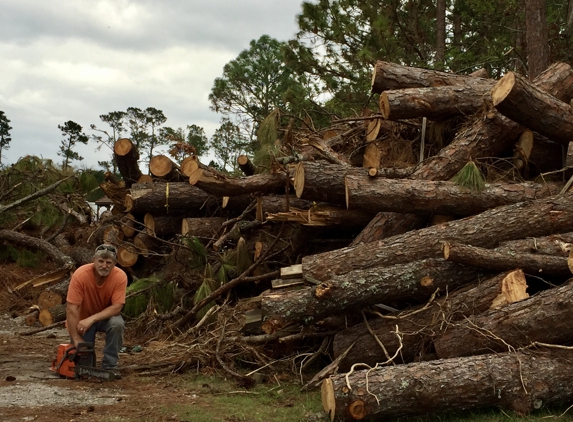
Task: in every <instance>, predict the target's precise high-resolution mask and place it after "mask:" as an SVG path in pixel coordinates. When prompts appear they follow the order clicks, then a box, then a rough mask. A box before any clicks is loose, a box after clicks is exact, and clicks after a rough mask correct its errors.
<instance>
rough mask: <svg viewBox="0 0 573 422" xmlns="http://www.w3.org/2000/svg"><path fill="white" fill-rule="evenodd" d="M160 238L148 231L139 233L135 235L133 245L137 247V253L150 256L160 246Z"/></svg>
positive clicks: (145, 256)
mask: <svg viewBox="0 0 573 422" xmlns="http://www.w3.org/2000/svg"><path fill="white" fill-rule="evenodd" d="M159 244H160V240H159V239H158V238H156V237H154V236H150V235H148V234H147V233H137V234H136V235H135V236H134V237H133V246H135V248H136V249H137V253H138V254H139V255H141V256H142V257H144V258H149V257H150V256H151V255H152V254H153V253H154V252H156V251H157V248H158V247H159Z"/></svg>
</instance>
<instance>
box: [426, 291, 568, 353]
mask: <svg viewBox="0 0 573 422" xmlns="http://www.w3.org/2000/svg"><path fill="white" fill-rule="evenodd" d="M572 340H573V284H571V283H567V284H565V285H563V286H559V287H554V288H551V289H549V290H544V291H542V292H540V293H537V294H536V295H535V296H532V297H530V298H529V299H526V300H522V301H520V302H515V303H511V304H509V305H506V306H504V307H502V308H500V309H492V310H490V311H487V312H484V313H482V314H480V315H474V316H470V317H469V318H468V319H467V320H464V321H460V322H458V323H455V324H451V325H450V326H449V327H448V328H447V330H446V331H445V332H444V334H442V335H441V336H439V337H437V338H435V339H434V347H435V349H436V353H437V354H438V357H439V358H440V359H445V358H451V357H457V356H469V355H477V354H483V353H492V352H499V351H508V348H511V350H513V349H514V348H519V347H524V346H528V345H530V344H531V343H532V342H535V341H537V342H543V343H551V344H567V343H568V342H570V341H572Z"/></svg>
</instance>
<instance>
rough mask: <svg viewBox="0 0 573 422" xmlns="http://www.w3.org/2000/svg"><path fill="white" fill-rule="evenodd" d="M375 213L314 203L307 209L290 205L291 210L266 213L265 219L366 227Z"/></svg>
mask: <svg viewBox="0 0 573 422" xmlns="http://www.w3.org/2000/svg"><path fill="white" fill-rule="evenodd" d="M372 215H373V213H371V212H368V211H363V210H349V209H346V208H341V207H334V206H332V205H328V204H314V205H312V206H310V207H308V208H306V209H304V208H295V207H290V209H289V211H283V212H277V213H266V214H265V219H267V220H271V221H289V222H292V223H299V224H302V225H304V226H335V225H339V226H342V227H345V228H349V227H353V228H355V227H358V228H363V227H365V226H366V225H367V224H368V222H369V221H370V220H372Z"/></svg>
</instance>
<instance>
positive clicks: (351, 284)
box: [261, 259, 486, 330]
mask: <svg viewBox="0 0 573 422" xmlns="http://www.w3.org/2000/svg"><path fill="white" fill-rule="evenodd" d="M485 274H486V273H485V272H483V271H476V270H475V269H472V268H470V267H466V266H463V265H458V264H453V263H449V262H447V261H445V260H443V259H426V260H421V261H414V262H410V263H407V264H398V265H393V266H389V267H377V268H369V269H364V270H356V271H352V272H349V273H347V274H345V275H343V276H338V277H333V278H332V279H331V280H329V281H327V282H323V283H320V284H318V285H317V286H315V287H310V288H306V289H303V290H293V291H270V292H267V293H264V294H263V295H262V299H261V310H262V313H263V317H264V319H265V321H266V322H268V324H269V326H272V327H273V329H275V330H276V329H278V328H282V327H284V326H285V325H286V323H288V322H304V323H310V322H313V321H318V320H320V319H322V318H324V317H326V316H329V315H333V314H336V313H339V312H343V311H348V310H351V309H357V308H358V309H359V308H361V307H363V306H365V305H374V304H376V303H381V302H382V303H386V304H388V303H392V304H395V303H402V304H403V303H405V302H410V303H411V302H416V303H420V302H423V301H426V300H427V299H428V298H430V296H431V295H432V293H433V292H435V291H436V289H437V288H440V289H445V288H446V286H448V288H450V289H454V288H455V287H460V286H462V285H465V284H470V283H473V282H476V281H477V280H479V278H480V277H483V276H484V275H485ZM350 280H351V281H350Z"/></svg>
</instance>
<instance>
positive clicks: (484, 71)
mask: <svg viewBox="0 0 573 422" xmlns="http://www.w3.org/2000/svg"><path fill="white" fill-rule="evenodd" d="M469 76H475V77H476V78H489V72H488V71H487V69H485V68H483V67H482V68H481V69H478V70H476V71H474V72H472V73H470V74H469Z"/></svg>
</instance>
